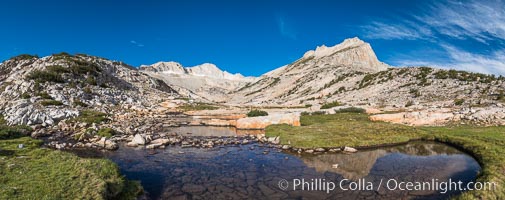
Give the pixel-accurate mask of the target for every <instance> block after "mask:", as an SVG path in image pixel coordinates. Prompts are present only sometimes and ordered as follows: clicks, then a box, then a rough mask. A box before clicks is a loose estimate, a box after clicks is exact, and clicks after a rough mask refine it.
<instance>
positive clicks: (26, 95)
mask: <svg viewBox="0 0 505 200" xmlns="http://www.w3.org/2000/svg"><path fill="white" fill-rule="evenodd" d="M31 97H32V95H30V93H28V92H25V93H23V94H21V98H23V99H29V98H31Z"/></svg>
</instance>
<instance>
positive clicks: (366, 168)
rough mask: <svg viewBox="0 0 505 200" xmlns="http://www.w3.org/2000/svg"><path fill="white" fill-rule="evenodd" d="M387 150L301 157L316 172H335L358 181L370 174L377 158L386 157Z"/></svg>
mask: <svg viewBox="0 0 505 200" xmlns="http://www.w3.org/2000/svg"><path fill="white" fill-rule="evenodd" d="M386 154H387V152H386V151H385V150H381V149H377V150H374V151H362V152H358V153H355V154H341V153H339V154H324V155H317V156H307V157H301V159H302V160H303V162H304V163H305V164H307V166H308V167H312V168H315V169H316V171H318V172H321V173H324V172H334V173H337V174H340V175H342V176H343V177H344V178H347V179H351V180H358V179H360V178H363V177H365V176H367V175H368V174H369V173H370V169H372V167H373V165H374V164H375V161H376V160H377V158H380V157H382V156H384V155H386ZM333 164H338V168H336V169H334V168H332V165H333Z"/></svg>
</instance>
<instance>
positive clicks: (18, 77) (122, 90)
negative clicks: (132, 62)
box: [0, 53, 179, 136]
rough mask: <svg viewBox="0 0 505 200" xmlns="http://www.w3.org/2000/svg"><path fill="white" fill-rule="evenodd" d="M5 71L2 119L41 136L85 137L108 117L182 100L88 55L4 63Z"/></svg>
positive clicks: (0, 85) (155, 82)
mask: <svg viewBox="0 0 505 200" xmlns="http://www.w3.org/2000/svg"><path fill="white" fill-rule="evenodd" d="M0 71H1V72H2V75H1V76H0V110H1V113H0V114H2V115H3V116H4V118H5V120H6V121H7V123H8V124H11V125H13V124H24V125H30V126H32V127H33V128H35V129H36V131H35V132H34V135H35V136H39V135H47V134H51V133H55V132H58V131H57V130H55V129H58V130H60V132H61V130H65V131H70V133H66V134H74V133H79V132H82V130H81V129H87V128H90V127H91V126H92V125H93V124H95V125H96V126H99V125H98V124H101V123H102V122H103V121H105V118H107V116H109V117H110V116H115V115H120V114H124V113H129V112H135V111H139V110H149V109H154V108H158V107H159V106H158V104H159V103H160V102H163V101H166V100H168V99H174V98H175V97H179V95H178V94H177V92H175V91H174V90H173V89H172V88H171V87H169V86H168V85H167V84H165V83H164V82H163V81H161V80H159V79H156V78H153V77H150V76H148V75H146V74H144V73H142V72H139V71H138V70H136V69H135V68H133V67H130V66H128V65H126V64H123V63H120V62H114V61H110V60H106V59H103V58H98V57H93V56H87V55H69V54H66V53H61V54H55V55H52V56H48V57H43V58H38V57H34V56H28V55H22V56H18V57H15V58H12V59H10V60H7V61H4V62H3V63H1V64H0ZM84 115H89V116H84ZM96 126H95V127H96ZM73 131H76V132H73Z"/></svg>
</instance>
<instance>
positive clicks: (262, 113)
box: [247, 109, 268, 117]
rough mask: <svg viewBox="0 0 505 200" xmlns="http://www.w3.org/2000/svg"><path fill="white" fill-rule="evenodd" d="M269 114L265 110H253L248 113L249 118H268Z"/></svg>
mask: <svg viewBox="0 0 505 200" xmlns="http://www.w3.org/2000/svg"><path fill="white" fill-rule="evenodd" d="M267 115H268V113H267V112H266V111H263V110H256V109H255V110H251V111H249V112H248V113H247V117H258V116H267Z"/></svg>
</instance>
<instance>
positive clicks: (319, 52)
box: [303, 37, 368, 58]
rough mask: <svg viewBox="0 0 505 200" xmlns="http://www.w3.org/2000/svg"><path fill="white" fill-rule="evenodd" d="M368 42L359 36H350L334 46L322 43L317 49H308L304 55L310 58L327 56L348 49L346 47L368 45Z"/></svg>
mask: <svg viewBox="0 0 505 200" xmlns="http://www.w3.org/2000/svg"><path fill="white" fill-rule="evenodd" d="M367 44H368V43H366V42H364V41H363V40H361V39H359V38H358V37H354V38H348V39H345V40H344V41H343V42H342V43H340V44H337V45H335V46H332V47H327V46H326V45H321V46H318V47H317V48H316V50H310V51H307V52H306V53H305V54H304V55H303V57H305V58H308V57H312V56H313V57H315V58H321V57H325V56H329V55H332V54H334V53H337V52H340V51H343V50H346V49H351V48H354V47H359V46H362V45H367Z"/></svg>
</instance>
